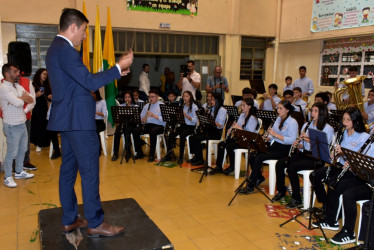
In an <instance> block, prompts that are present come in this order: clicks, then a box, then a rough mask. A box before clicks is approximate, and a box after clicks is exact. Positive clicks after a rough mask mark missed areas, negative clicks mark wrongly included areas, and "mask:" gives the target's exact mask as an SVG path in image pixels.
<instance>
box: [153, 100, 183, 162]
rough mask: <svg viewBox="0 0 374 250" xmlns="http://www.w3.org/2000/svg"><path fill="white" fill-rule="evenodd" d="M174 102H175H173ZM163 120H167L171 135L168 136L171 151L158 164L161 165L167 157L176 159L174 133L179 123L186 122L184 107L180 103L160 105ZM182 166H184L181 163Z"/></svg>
mask: <svg viewBox="0 0 374 250" xmlns="http://www.w3.org/2000/svg"><path fill="white" fill-rule="evenodd" d="M171 104H174V103H171ZM160 109H161V115H162V120H163V121H164V122H167V126H168V128H169V136H168V142H167V143H168V149H169V151H168V152H167V153H166V155H165V156H164V157H163V158H162V159H161V160H160V161H159V162H158V163H157V164H156V165H160V164H161V163H162V162H164V161H166V160H167V159H169V157H170V159H172V160H173V161H175V160H176V157H175V154H174V148H175V145H174V137H175V136H174V133H175V127H176V125H177V124H184V123H185V122H184V115H183V107H182V106H179V105H160ZM179 166H180V167H182V166H181V165H180V164H179Z"/></svg>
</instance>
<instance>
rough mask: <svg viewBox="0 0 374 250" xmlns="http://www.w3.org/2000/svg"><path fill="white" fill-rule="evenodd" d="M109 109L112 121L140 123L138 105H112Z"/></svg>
mask: <svg viewBox="0 0 374 250" xmlns="http://www.w3.org/2000/svg"><path fill="white" fill-rule="evenodd" d="M111 109H112V116H113V122H114V123H125V122H127V121H131V122H132V123H136V124H140V123H141V120H140V110H139V107H126V106H112V107H111Z"/></svg>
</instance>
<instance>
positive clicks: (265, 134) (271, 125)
mask: <svg viewBox="0 0 374 250" xmlns="http://www.w3.org/2000/svg"><path fill="white" fill-rule="evenodd" d="M277 118H278V115H277V116H276V117H275V119H274V120H273V121H272V122H271V124H270V126H269V127H268V129H269V128H272V127H273V126H274V123H275V121H276V120H277ZM268 129H267V130H266V131H265V133H264V135H263V136H262V138H263V139H264V141H266V139H267V138H268V137H269V132H268Z"/></svg>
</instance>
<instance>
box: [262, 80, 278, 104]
mask: <svg viewBox="0 0 374 250" xmlns="http://www.w3.org/2000/svg"><path fill="white" fill-rule="evenodd" d="M277 90H278V86H277V85H276V84H274V83H272V84H270V85H269V94H267V93H265V94H264V101H263V102H262V103H261V104H260V108H259V109H260V110H268V111H272V110H274V109H275V108H276V107H277V104H278V103H279V102H280V101H281V99H280V98H279V97H278V96H277Z"/></svg>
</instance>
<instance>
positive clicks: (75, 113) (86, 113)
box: [46, 36, 121, 131]
mask: <svg viewBox="0 0 374 250" xmlns="http://www.w3.org/2000/svg"><path fill="white" fill-rule="evenodd" d="M46 65H47V71H48V76H49V81H50V83H51V87H52V96H53V98H52V109H51V115H50V118H49V121H48V127H47V128H48V129H49V130H52V131H73V130H96V123H95V113H96V108H95V101H94V99H93V97H92V95H91V91H96V90H97V89H99V88H100V87H102V86H104V85H106V84H108V83H109V82H112V81H113V80H115V79H116V78H120V77H121V75H120V72H119V70H118V68H117V67H112V68H111V69H109V70H107V71H104V72H100V73H97V74H91V73H90V72H89V71H88V70H87V68H86V66H85V65H84V64H83V62H82V59H81V57H80V55H79V53H78V51H77V50H76V49H75V48H73V47H72V46H71V45H70V44H69V43H68V41H66V40H65V39H64V38H61V37H58V36H56V37H55V39H54V40H53V42H52V44H51V46H50V47H49V49H48V52H47V56H46Z"/></svg>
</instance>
